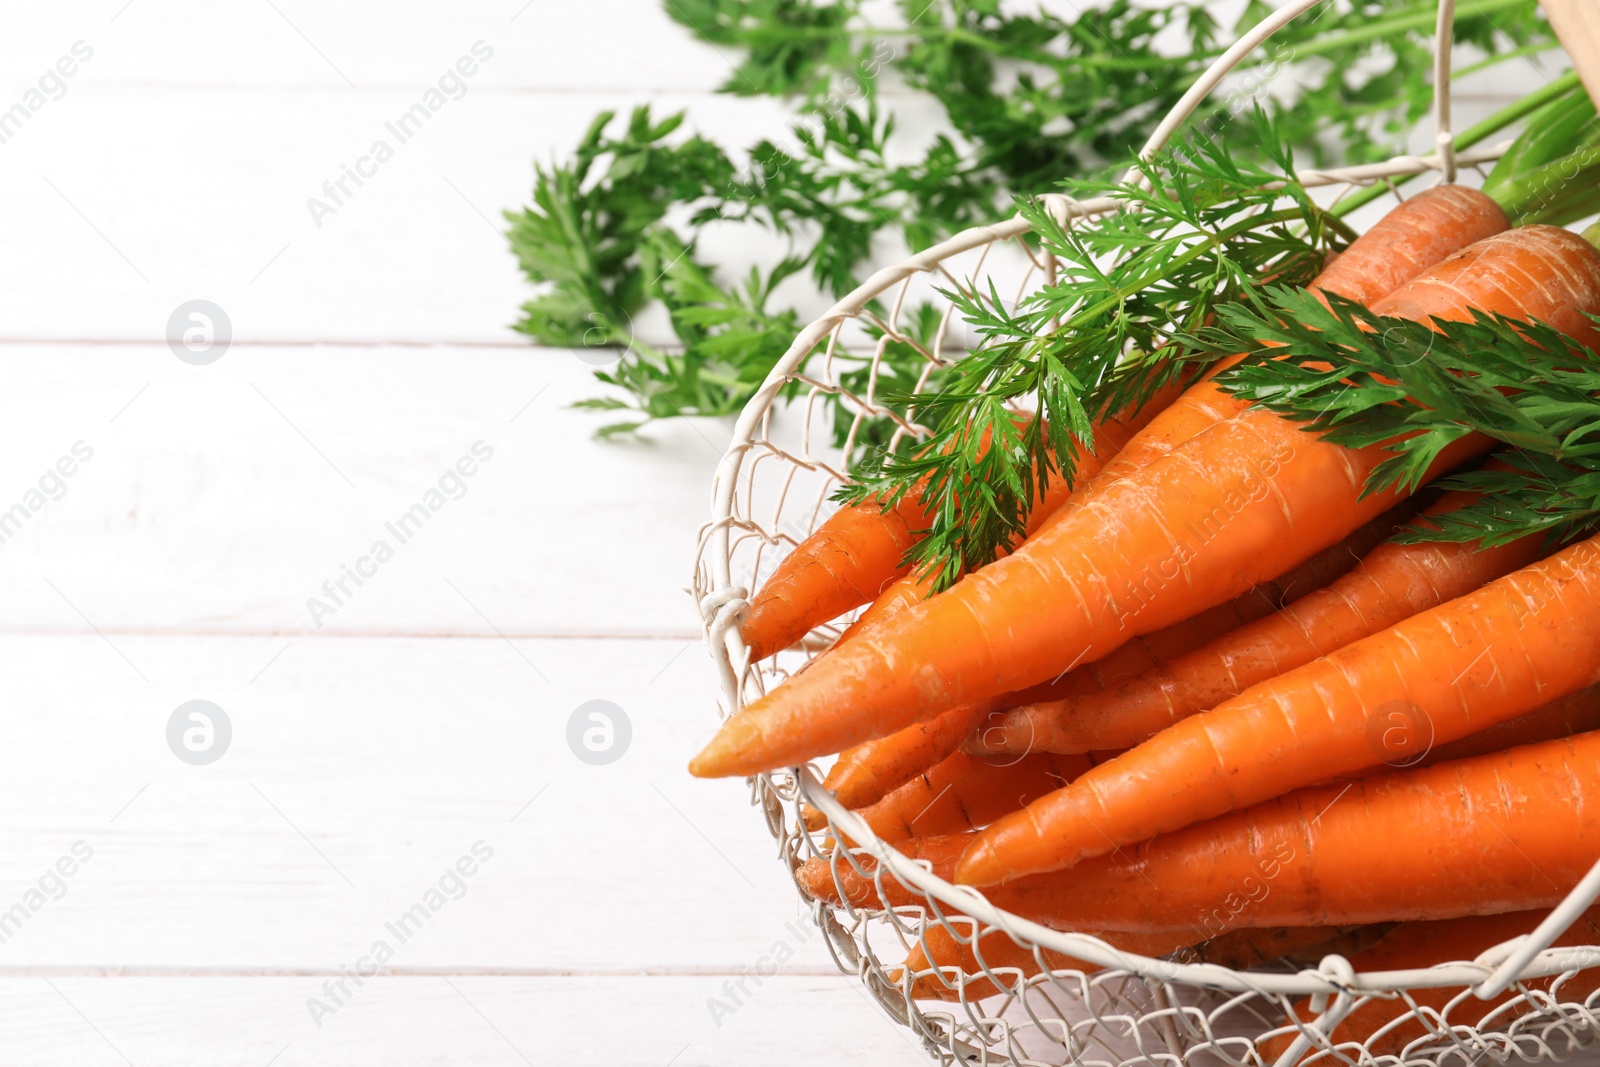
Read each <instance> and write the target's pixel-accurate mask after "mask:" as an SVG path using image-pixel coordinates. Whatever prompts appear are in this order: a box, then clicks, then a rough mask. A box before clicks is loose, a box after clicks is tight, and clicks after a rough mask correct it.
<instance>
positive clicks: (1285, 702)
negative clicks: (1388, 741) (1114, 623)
mask: <svg viewBox="0 0 1600 1067" xmlns="http://www.w3.org/2000/svg"><path fill="white" fill-rule="evenodd" d="M1596 681H1600V536H1596V537H1593V538H1590V539H1588V540H1585V541H1580V542H1579V543H1577V544H1575V545H1572V546H1571V547H1569V548H1567V549H1565V550H1563V551H1561V552H1559V553H1557V554H1556V555H1554V556H1551V557H1550V558H1548V559H1546V560H1542V561H1540V562H1538V563H1535V564H1532V565H1531V566H1528V567H1524V568H1523V569H1522V570H1519V571H1516V572H1514V573H1512V574H1509V575H1507V576H1506V577H1504V578H1500V579H1497V580H1496V581H1494V582H1491V583H1490V584H1489V585H1486V586H1484V587H1483V588H1482V589H1479V590H1478V591H1477V592H1475V593H1471V594H1469V595H1467V596H1464V597H1460V598H1458V599H1456V600H1452V601H1450V602H1449V603H1446V604H1442V605H1440V606H1439V607H1436V608H1433V609H1431V610H1428V611H1424V612H1421V613H1419V614H1417V615H1415V616H1413V617H1411V618H1409V619H1406V620H1405V621H1403V622H1400V623H1398V624H1396V625H1395V626H1393V627H1391V628H1389V629H1388V630H1385V631H1383V632H1382V633H1379V634H1375V635H1374V636H1372V637H1368V638H1366V639H1364V640H1361V641H1357V642H1355V643H1354V644H1351V645H1348V646H1346V647H1344V648H1341V649H1338V650H1337V651H1334V652H1330V653H1329V654H1328V655H1326V656H1324V657H1322V658H1321V659H1318V660H1314V661H1312V662H1310V663H1307V664H1306V665H1305V666H1303V667H1299V668H1297V669H1295V670H1292V671H1289V672H1287V673H1285V674H1282V675H1279V676H1278V677H1276V678H1273V679H1270V680H1268V681H1266V682H1262V683H1261V684H1259V685H1256V686H1254V687H1252V688H1250V689H1247V690H1245V692H1244V693H1243V694H1241V695H1240V696H1238V697H1235V698H1234V699H1232V700H1228V701H1225V702H1224V703H1222V704H1219V705H1218V706H1217V707H1215V708H1213V709H1212V710H1211V711H1208V712H1206V713H1204V714H1202V715H1196V716H1193V717H1191V718H1187V719H1183V720H1182V721H1180V722H1178V723H1176V724H1175V725H1173V726H1171V727H1170V728H1168V729H1166V730H1164V731H1162V732H1161V733H1159V734H1157V735H1156V736H1155V737H1152V738H1150V739H1149V740H1148V741H1145V742H1144V743H1143V744H1141V745H1138V746H1137V747H1135V748H1132V749H1130V750H1129V751H1128V752H1126V753H1124V754H1123V755H1122V756H1120V757H1118V758H1116V759H1113V760H1110V761H1109V762H1107V763H1104V764H1102V765H1101V766H1099V767H1096V768H1095V769H1094V770H1091V771H1089V772H1087V773H1086V774H1084V775H1083V776H1082V777H1081V778H1079V779H1078V780H1077V781H1075V782H1073V783H1072V784H1071V785H1070V786H1068V787H1066V788H1065V789H1062V790H1060V791H1058V792H1056V793H1053V794H1051V795H1050V796H1048V797H1045V798H1044V799H1042V800H1038V801H1035V802H1034V803H1033V804H1031V805H1029V806H1028V808H1027V809H1026V810H1025V811H1020V812H1016V813H1014V814H1012V815H1009V816H1007V817H1006V818H1003V819H1001V820H999V821H997V822H996V823H995V824H994V825H993V826H990V827H989V828H988V829H987V830H985V831H984V832H983V834H982V835H981V836H980V837H979V838H978V840H977V842H976V843H975V844H974V845H973V848H972V851H971V853H970V854H969V855H968V856H966V857H965V858H964V859H963V860H962V862H961V865H960V867H959V868H957V876H958V877H959V878H961V879H962V880H963V881H967V882H971V883H972V884H975V885H991V884H993V883H995V882H1000V881H1004V880H1006V879H1010V878H1017V877H1020V876H1022V875H1026V874H1033V873H1036V872H1039V871H1049V870H1055V869H1057V868H1060V867H1070V866H1072V865H1073V864H1075V863H1077V862H1078V861H1079V860H1081V859H1084V858H1086V857H1089V856H1099V855H1103V854H1105V853H1106V852H1109V851H1111V850H1112V849H1114V848H1117V847H1119V846H1121V845H1126V844H1133V843H1135V842H1138V841H1144V840H1147V839H1149V838H1151V837H1154V836H1155V835H1157V834H1162V833H1167V832H1169V831H1172V830H1176V829H1179V828H1180V827H1184V826H1188V825H1190V824H1192V823H1196V822H1199V821H1200V820H1202V819H1208V818H1211V817H1213V816H1216V815H1221V814H1223V813H1225V812H1228V811H1231V810H1234V809H1236V808H1242V807H1247V806H1249V805H1251V804H1257V803H1260V802H1262V801H1264V800H1269V799H1271V798H1272V797H1276V796H1282V795H1283V794H1284V793H1287V792H1289V791H1290V790H1291V789H1295V788H1298V787H1300V786H1305V785H1310V784H1311V783H1313V782H1318V781H1322V780H1324V779H1326V778H1328V777H1329V776H1330V775H1337V774H1345V773H1349V772H1352V771H1358V770H1360V769H1362V768H1364V767H1375V766H1378V765H1380V764H1382V763H1384V762H1386V761H1387V760H1389V759H1390V758H1391V756H1390V753H1389V751H1388V748H1387V746H1386V745H1385V744H1384V743H1383V736H1384V734H1385V732H1386V731H1388V730H1389V729H1390V728H1391V720H1390V719H1389V717H1388V716H1389V714H1390V713H1391V712H1396V713H1402V714H1403V715H1405V716H1410V717H1413V718H1418V719H1420V720H1421V721H1422V722H1423V723H1426V724H1428V726H1429V727H1430V732H1431V735H1432V737H1433V739H1434V740H1435V741H1436V742H1438V743H1445V742H1449V741H1454V740H1455V739H1457V738H1460V737H1465V736H1467V735H1468V734H1472V733H1476V732H1477V731H1479V730H1482V729H1485V728H1487V727H1489V726H1492V725H1494V724H1496V723H1501V722H1505V721H1506V720H1508V719H1513V718H1516V717H1517V716H1519V715H1525V714H1527V713H1528V712H1530V711H1533V710H1535V709H1537V708H1539V707H1542V706H1543V705H1544V704H1546V703H1548V702H1549V701H1550V700H1552V699H1554V698H1556V697H1559V696H1564V695H1566V694H1567V693H1571V692H1573V691H1575V690H1578V689H1581V688H1583V687H1584V686H1587V685H1591V684H1593V683H1594V682H1596Z"/></svg>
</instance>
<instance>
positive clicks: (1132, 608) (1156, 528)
mask: <svg viewBox="0 0 1600 1067" xmlns="http://www.w3.org/2000/svg"><path fill="white" fill-rule="evenodd" d="M1474 309H1479V310H1482V311H1486V312H1490V313H1496V312H1498V313H1503V314H1506V315H1508V316H1511V317H1517V318H1531V319H1540V320H1543V321H1545V322H1547V323H1549V324H1550V325H1551V326H1553V327H1555V328H1557V329H1560V330H1563V331H1564V332H1566V333H1568V334H1569V335H1571V336H1572V337H1574V338H1575V339H1577V340H1578V341H1580V342H1582V343H1585V344H1588V345H1590V346H1591V347H1600V334H1597V331H1596V329H1595V324H1594V323H1593V322H1592V321H1591V320H1589V319H1588V318H1587V317H1586V315H1585V312H1600V250H1597V249H1596V248H1595V246H1593V245H1591V244H1589V243H1588V242H1587V241H1585V240H1584V239H1583V238H1581V237H1579V236H1577V235H1576V234H1573V233H1570V232H1568V231H1566V230H1562V229H1558V228H1555V227H1551V226H1525V227H1522V228H1521V229H1518V230H1512V231H1508V232H1506V233H1503V234H1499V235H1497V236H1495V237H1491V238H1488V239H1487V240H1484V241H1480V242H1478V243H1477V244H1475V245H1473V246H1472V247H1471V248H1469V249H1467V250H1466V251H1465V252H1462V253H1460V254H1458V255H1456V256H1454V257H1452V258H1451V259H1449V260H1446V261H1445V262H1444V263H1442V264H1440V265H1439V266H1437V267H1435V268H1433V269H1432V270H1431V271H1429V272H1427V273H1426V274H1424V275H1423V276H1421V277H1420V278H1417V279H1416V280H1414V281H1412V282H1410V283H1408V284H1407V285H1405V286H1403V287H1402V288H1401V289H1400V290H1399V291H1397V292H1396V293H1394V294H1393V295H1391V296H1389V297H1386V298H1385V299H1384V300H1382V301H1380V302H1379V303H1378V304H1376V305H1375V306H1374V308H1373V310H1374V311H1375V312H1377V313H1378V314H1382V315H1392V314H1400V315H1403V316H1404V317H1407V318H1412V319H1418V320H1421V321H1428V320H1429V319H1430V318H1433V317H1437V318H1441V319H1452V318H1453V319H1460V318H1463V317H1468V316H1470V314H1471V313H1472V311H1473V310H1474ZM1489 445H1490V442H1489V440H1488V439H1487V438H1483V437H1480V436H1477V435H1473V436H1468V437H1463V438H1461V439H1460V440H1458V441H1456V442H1454V443H1453V444H1452V445H1451V446H1449V447H1447V448H1446V449H1444V450H1443V451H1442V452H1441V453H1440V455H1439V456H1438V458H1437V459H1436V460H1435V462H1434V463H1433V465H1432V466H1431V467H1430V468H1429V470H1428V471H1427V472H1426V473H1425V474H1424V476H1423V478H1422V479H1421V480H1422V481H1424V482H1425V481H1428V480H1431V479H1432V478H1433V477H1436V476H1437V475H1438V474H1440V473H1442V472H1443V471H1445V470H1448V469H1449V468H1451V467H1453V466H1455V465H1456V464H1458V463H1460V462H1462V461H1463V460H1465V459H1467V458H1469V457H1471V456H1473V455H1477V454H1481V453H1482V452H1483V451H1485V450H1487V448H1488V447H1489ZM1391 455H1392V453H1390V451H1389V450H1388V449H1387V448H1386V447H1385V446H1384V445H1382V444H1379V445H1373V446H1370V447H1367V448H1362V449H1359V450H1353V449H1348V448H1344V447H1342V446H1339V445H1336V444H1332V443H1330V442H1328V441H1326V440H1324V439H1322V438H1320V437H1317V436H1315V435H1312V434H1309V433H1305V432H1302V430H1301V429H1300V428H1299V427H1298V426H1297V425H1296V424H1295V423H1293V422H1291V421H1289V420H1288V419H1284V418H1280V417H1278V416H1276V415H1274V414H1272V413H1271V412H1268V411H1264V410H1262V409H1260V408H1258V407H1250V408H1248V409H1246V410H1245V411H1243V412H1241V413H1240V414H1238V415H1236V416H1234V417H1233V418H1232V419H1229V420H1227V421H1226V422H1222V423H1219V424H1217V425H1215V426H1212V427H1211V428H1209V429H1207V430H1205V431H1204V432H1203V433H1201V434H1200V435H1199V436H1197V437H1195V438H1194V439H1193V440H1191V441H1189V442H1188V444H1186V445H1184V446H1183V447H1182V448H1180V449H1178V450H1177V451H1175V452H1173V453H1172V454H1170V455H1168V456H1166V457H1164V458H1162V459H1159V460H1157V461H1156V462H1154V463H1152V464H1151V465H1150V466H1148V467H1145V468H1144V469H1142V470H1139V471H1136V472H1134V473H1133V474H1130V475H1128V476H1127V477H1126V478H1123V479H1122V480H1120V481H1118V482H1116V483H1115V484H1113V485H1112V486H1111V487H1110V488H1109V489H1108V490H1107V491H1106V492H1105V493H1104V494H1103V495H1102V496H1101V497H1100V499H1098V500H1096V501H1095V502H1093V503H1092V504H1090V505H1089V506H1087V507H1084V508H1081V509H1078V510H1076V511H1075V512H1074V513H1073V514H1072V515H1069V516H1068V517H1066V518H1065V519H1063V520H1062V521H1060V522H1058V523H1056V524H1055V525H1053V526H1051V527H1050V528H1049V529H1047V530H1044V531H1041V532H1040V533H1039V534H1038V535H1036V536H1035V537H1034V538H1032V539H1031V540H1029V541H1027V542H1025V543H1024V544H1023V545H1022V546H1021V547H1019V548H1018V549H1017V551H1016V552H1014V553H1012V554H1011V555H1009V556H1007V557H1005V558H1004V559H1001V560H998V561H996V562H995V563H993V564H991V565H989V566H987V567H984V568H983V569H982V570H980V571H978V572H976V573H974V574H971V575H969V576H967V577H966V578H965V579H963V580H962V581H960V582H958V583H957V584H956V585H955V586H954V587H953V588H951V589H949V590H947V591H946V592H944V593H942V594H940V595H939V596H937V597H933V598H931V599H929V600H927V601H925V602H923V603H922V604H919V605H917V606H916V607H914V608H911V609H909V610H908V611H906V612H903V613H902V614H900V615H899V616H897V617H896V618H895V619H894V620H893V621H892V622H891V623H889V624H888V625H885V626H882V627H877V628H874V629H873V630H872V631H871V632H870V633H863V634H861V635H860V636H858V637H857V638H856V639H855V640H853V641H851V642H850V643H849V644H847V645H845V646H843V647H841V648H839V649H837V650H835V651H834V653H833V654H832V655H830V656H826V657H823V658H822V659H820V660H818V661H817V662H816V663H815V664H814V665H813V666H812V667H811V669H809V670H807V671H805V672H803V673H801V674H798V675H796V676H795V677H793V678H791V679H790V680H789V681H788V682H787V683H785V684H784V685H781V686H779V687H778V688H777V689H775V690H774V691H773V692H771V693H769V694H767V695H766V696H765V697H763V698H762V699H760V700H757V701H756V702H754V703H753V704H751V705H750V706H749V707H748V708H746V709H745V710H744V711H743V712H742V713H741V714H739V715H736V716H733V717H731V718H729V719H728V720H727V721H725V722H724V723H723V725H722V728H721V730H720V731H719V733H718V734H717V736H716V737H715V738H713V739H712V741H711V743H710V744H709V745H707V746H706V748H705V749H704V750H703V751H702V752H701V753H700V755H698V756H697V757H696V758H695V759H694V761H693V762H692V763H691V764H690V771H691V772H692V773H694V774H696V775H699V776H701V777H721V776H727V775H742V774H753V773H756V772H759V771H764V770H770V769H772V768H775V767H786V766H793V765H797V764H800V763H803V762H805V761H806V760H808V759H811V758H813V757H816V756H820V755H823V754H825V753H829V752H837V751H840V750H841V749H843V748H846V747H848V746H850V745H854V744H859V743H860V742H862V741H864V740H867V739H869V738H872V737H881V736H883V735H885V734H888V733H892V732H893V731H895V730H898V729H901V728H902V727H904V726H906V725H908V724H909V723H912V722H918V721H921V720H923V719H927V718H931V717H932V716H934V715H937V714H939V713H940V712H942V711H945V710H948V709H949V708H953V707H955V706H957V705H959V704H962V703H969V702H975V701H979V700H984V699H987V698H989V697H993V696H997V695H999V694H1001V693H1004V692H1007V691H1009V690H1018V689H1023V688H1026V687H1028V686H1031V685H1036V684H1038V683H1040V682H1042V681H1044V680H1046V679H1048V678H1050V677H1052V676H1054V674H1055V673H1056V672H1057V671H1059V669H1060V667H1059V664H1060V663H1061V661H1062V659H1063V657H1066V658H1068V659H1069V660H1070V659H1071V658H1073V657H1077V658H1080V659H1081V660H1083V661H1090V660H1094V659H1097V658H1099V657H1101V656H1104V655H1105V654H1106V653H1108V652H1109V651H1111V649H1113V648H1115V647H1116V646H1118V645H1121V644H1122V643H1124V641H1125V640H1126V638H1127V637H1129V636H1132V635H1134V634H1140V633H1149V632H1151V631H1153V630H1157V629H1160V628H1161V627H1163V626H1168V625H1171V624H1172V623H1174V622H1177V621H1178V620H1180V619H1183V618H1186V617H1188V616H1191V615H1194V614H1195V613H1197V612H1199V611H1202V610H1204V609H1205V608H1208V607H1210V606H1212V605H1214V604H1220V603H1222V602H1224V601H1226V600H1228V599H1230V598H1232V597H1235V596H1238V595H1239V594H1240V593H1243V592H1245V591H1246V590H1248V589H1249V588H1250V587H1251V586H1252V585H1255V584H1256V583H1258V582H1260V581H1264V580H1266V579H1268V578H1270V577H1272V576H1273V575H1276V574H1282V573H1283V572H1284V571H1286V570H1288V569H1289V568H1291V567H1293V566H1294V565H1295V564H1296V563H1298V562H1300V561H1301V560H1304V559H1306V558H1307V557H1309V556H1311V555H1312V554H1314V553H1316V552H1317V551H1320V550H1321V549H1322V548H1324V547H1326V546H1328V545H1330V544H1333V543H1335V542H1337V541H1338V540H1339V539H1341V538H1342V537H1344V536H1345V535H1346V534H1348V533H1349V532H1350V531H1352V530H1354V529H1356V528H1357V527H1359V526H1361V525H1362V524H1363V523H1365V522H1367V521H1369V520H1370V519H1372V518H1374V517H1375V516H1377V515H1378V514H1381V513H1382V512H1383V511H1384V510H1385V509H1386V508H1388V507H1390V506H1392V505H1393V504H1394V503H1395V502H1396V501H1398V500H1399V499H1401V498H1403V497H1404V496H1406V495H1407V493H1406V492H1405V491H1403V490H1402V489H1391V490H1388V491H1385V492H1381V493H1372V494H1368V495H1365V496H1363V493H1364V489H1365V485H1366V481H1367V477H1368V475H1369V474H1370V473H1371V472H1372V471H1373V470H1374V469H1375V468H1376V467H1377V466H1378V464H1380V463H1381V462H1383V461H1384V460H1385V459H1386V458H1388V457H1389V456H1391Z"/></svg>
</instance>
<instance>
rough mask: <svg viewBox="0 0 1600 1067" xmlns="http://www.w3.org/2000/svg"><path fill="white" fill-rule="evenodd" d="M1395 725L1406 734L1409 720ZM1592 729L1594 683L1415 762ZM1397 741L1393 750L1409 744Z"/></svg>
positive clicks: (1599, 709)
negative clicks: (1397, 743)
mask: <svg viewBox="0 0 1600 1067" xmlns="http://www.w3.org/2000/svg"><path fill="white" fill-rule="evenodd" d="M1394 725H1395V726H1396V727H1397V728H1399V730H1400V731H1401V733H1405V732H1407V727H1408V725H1409V723H1404V722H1395V724H1394ZM1590 730H1600V685H1591V686H1588V687H1587V688H1584V689H1579V690H1578V691H1577V692H1575V693H1568V694H1567V695H1566V696H1564V697H1561V698H1559V699H1557V700H1552V701H1551V702H1550V703H1548V704H1546V705H1545V706H1544V707H1542V708H1540V709H1538V710H1537V711H1530V712H1528V714H1526V715H1519V716H1518V717H1517V718H1515V719H1510V720H1508V721H1506V722H1502V723H1497V724H1496V725H1494V726H1491V727H1489V728H1488V729H1487V730H1479V731H1478V732H1477V733H1475V734H1468V735H1467V736H1466V737H1463V738H1461V739H1460V740H1459V741H1452V742H1450V743H1449V744H1446V745H1436V746H1433V747H1431V748H1429V749H1428V751H1427V754H1426V755H1424V756H1423V757H1422V758H1421V759H1417V760H1415V763H1416V765H1417V766H1427V765H1429V764H1433V763H1444V762H1447V761H1449V760H1457V759H1467V758H1468V757H1470V756H1484V755H1488V754H1489V753H1491V752H1504V751H1505V750H1506V749H1508V748H1515V747H1517V746H1518V745H1532V744H1537V743H1538V742H1540V741H1550V740H1553V739H1555V738H1558V737H1571V736H1572V735H1573V734H1582V733H1587V732H1589V731H1590ZM1394 740H1395V741H1397V742H1400V744H1399V745H1397V746H1396V747H1395V749H1393V751H1397V753H1398V750H1399V749H1403V748H1406V747H1410V746H1407V745H1406V744H1405V742H1404V741H1403V740H1402V739H1401V738H1400V737H1399V736H1396V737H1395V738H1394ZM1420 740H1421V741H1422V742H1423V743H1427V742H1428V741H1429V740H1431V739H1429V738H1425V737H1424V738H1420ZM1410 755H1411V754H1410V753H1405V754H1404V755H1403V756H1402V757H1401V758H1402V759H1403V760H1404V761H1405V762H1406V763H1410V762H1412V759H1411V758H1409V757H1410ZM1390 769H1392V768H1391V767H1389V766H1384V767H1379V768H1375V771H1376V772H1377V773H1382V772H1384V771H1388V770H1390Z"/></svg>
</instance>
